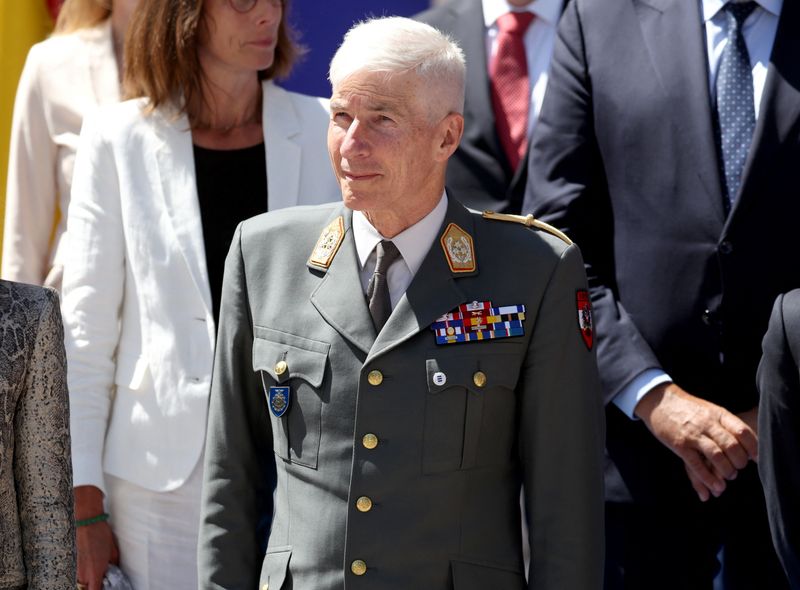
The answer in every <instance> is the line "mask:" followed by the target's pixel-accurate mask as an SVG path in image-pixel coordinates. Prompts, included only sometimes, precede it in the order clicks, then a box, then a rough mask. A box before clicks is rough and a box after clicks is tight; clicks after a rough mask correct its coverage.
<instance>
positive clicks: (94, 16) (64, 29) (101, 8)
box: [54, 0, 111, 35]
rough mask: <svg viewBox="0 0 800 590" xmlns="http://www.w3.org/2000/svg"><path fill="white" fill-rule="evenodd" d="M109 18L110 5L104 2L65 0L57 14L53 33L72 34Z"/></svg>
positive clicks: (97, 0)
mask: <svg viewBox="0 0 800 590" xmlns="http://www.w3.org/2000/svg"><path fill="white" fill-rule="evenodd" d="M109 16H111V4H110V2H109V1H104V0H65V2H64V4H63V5H62V6H61V10H59V12H58V19H57V20H56V26H55V29H54V33H56V34H57V35H62V34H65V33H74V32H75V31H79V30H81V29H88V28H89V27H94V26H97V25H99V24H100V23H101V22H103V21H104V20H106V19H107V18H108V17H109Z"/></svg>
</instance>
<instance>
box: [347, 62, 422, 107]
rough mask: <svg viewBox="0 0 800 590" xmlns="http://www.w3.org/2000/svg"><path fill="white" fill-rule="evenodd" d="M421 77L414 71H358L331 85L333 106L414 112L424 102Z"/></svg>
mask: <svg viewBox="0 0 800 590" xmlns="http://www.w3.org/2000/svg"><path fill="white" fill-rule="evenodd" d="M425 95H426V88H425V84H424V80H423V79H422V77H421V76H420V75H419V74H417V73H416V72H415V71H413V70H412V71H405V72H399V73H398V72H385V71H369V70H359V71H356V72H353V73H352V74H350V75H348V76H347V77H346V78H343V79H342V80H340V81H338V82H337V83H336V84H334V86H333V93H332V95H331V107H332V108H333V105H353V106H360V107H363V108H370V109H371V110H386V109H391V110H394V111H414V110H416V109H417V107H418V106H419V104H420V102H423V101H424V97H425Z"/></svg>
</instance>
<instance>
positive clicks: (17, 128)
mask: <svg viewBox="0 0 800 590" xmlns="http://www.w3.org/2000/svg"><path fill="white" fill-rule="evenodd" d="M136 2H137V0H111V2H107V1H103V0H66V2H65V3H64V5H63V6H62V7H61V12H60V13H59V17H58V21H57V22H56V28H55V33H54V34H53V36H52V37H50V38H49V39H47V40H45V41H42V42H41V43H37V44H36V45H34V46H33V47H32V48H31V50H30V52H28V58H27V59H26V61H25V67H24V68H23V70H22V76H21V77H20V80H19V85H18V87H17V95H16V100H15V103H14V116H13V120H12V124H11V144H10V151H9V161H8V181H7V185H6V210H5V222H4V226H5V228H4V232H3V260H2V277H3V278H4V279H8V280H12V281H21V282H24V283H33V284H36V285H47V286H49V287H55V288H57V289H58V288H60V287H61V273H62V258H63V248H62V244H63V235H64V230H65V229H66V213H67V206H68V204H69V194H70V186H71V184H72V166H73V163H74V160H75V149H76V148H77V145H78V134H79V132H80V129H81V122H82V121H83V117H84V115H86V113H89V112H91V111H92V110H94V109H95V108H96V107H97V106H98V105H103V104H111V103H115V102H118V101H119V99H120V76H119V71H120V64H121V63H122V45H123V40H124V38H125V30H126V28H127V25H128V21H129V20H130V14H131V11H132V10H133V8H134V6H135V5H136Z"/></svg>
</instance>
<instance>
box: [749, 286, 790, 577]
mask: <svg viewBox="0 0 800 590" xmlns="http://www.w3.org/2000/svg"><path fill="white" fill-rule="evenodd" d="M763 349H764V356H763V357H762V358H761V364H760V365H759V366H758V389H759V392H760V393H761V399H760V402H759V407H758V435H759V438H760V443H759V444H760V448H759V452H758V472H759V474H760V476H761V481H762V483H763V484H764V495H765V496H766V499H767V516H768V517H769V525H770V529H771V530H772V541H773V543H774V544H775V549H776V550H777V552H778V557H779V558H780V560H781V563H782V564H783V569H784V570H786V573H787V575H788V576H789V585H790V586H791V588H792V590H800V502H799V501H798V499H800V290H798V289H796V290H794V291H791V292H789V293H786V294H785V295H779V296H778V299H777V300H776V301H775V307H774V308H773V309H772V317H771V318H770V321H769V329H768V330H767V335H766V336H764V345H763Z"/></svg>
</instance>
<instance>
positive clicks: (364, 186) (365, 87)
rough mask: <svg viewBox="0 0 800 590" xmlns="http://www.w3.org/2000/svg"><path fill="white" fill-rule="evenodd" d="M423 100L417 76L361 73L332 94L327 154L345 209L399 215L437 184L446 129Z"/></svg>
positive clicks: (421, 85)
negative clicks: (440, 148)
mask: <svg viewBox="0 0 800 590" xmlns="http://www.w3.org/2000/svg"><path fill="white" fill-rule="evenodd" d="M425 97H426V90H425V88H424V87H423V84H422V83H421V80H420V78H419V76H418V75H417V74H416V73H414V72H405V73H403V74H394V75H392V76H387V75H386V74H383V73H375V72H357V73H355V74H353V75H351V76H349V77H348V78H346V79H345V80H344V81H343V82H341V83H340V84H339V85H338V86H337V87H336V88H334V89H333V96H332V97H331V121H330V125H329V126H328V153H329V154H330V157H331V162H332V164H333V169H334V172H335V173H336V176H337V178H338V179H339V184H340V186H341V189H342V198H343V200H344V204H345V205H346V206H347V207H349V208H350V209H354V210H358V211H369V212H376V213H377V212H379V211H385V210H391V211H394V212H398V213H399V212H401V211H404V210H407V209H409V208H412V207H413V204H414V199H415V197H419V196H421V195H422V194H423V193H424V192H425V190H426V189H430V188H431V185H432V184H434V183H435V182H437V181H436V180H435V178H436V175H435V174H434V171H435V169H436V160H437V158H438V159H441V157H440V156H438V154H437V151H440V150H438V148H439V147H440V146H441V143H442V137H441V136H440V134H441V131H442V125H441V124H436V123H431V122H430V119H429V116H428V111H427V110H426V108H425V106H424V105H425V104H426V102H425ZM438 182H441V181H440V180H439V181H438Z"/></svg>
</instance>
